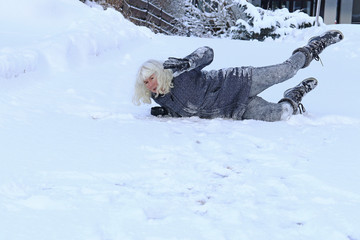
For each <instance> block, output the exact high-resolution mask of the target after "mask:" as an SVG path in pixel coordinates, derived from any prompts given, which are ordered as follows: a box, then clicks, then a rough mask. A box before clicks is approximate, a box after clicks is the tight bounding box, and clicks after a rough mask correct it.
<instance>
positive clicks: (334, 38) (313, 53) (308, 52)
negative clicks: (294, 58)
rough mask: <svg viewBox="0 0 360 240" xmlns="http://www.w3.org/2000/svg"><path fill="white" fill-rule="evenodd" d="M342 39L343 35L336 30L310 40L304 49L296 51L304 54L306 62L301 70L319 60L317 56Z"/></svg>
mask: <svg viewBox="0 0 360 240" xmlns="http://www.w3.org/2000/svg"><path fill="white" fill-rule="evenodd" d="M343 38H344V35H343V34H342V33H341V32H340V31H338V30H330V31H327V32H325V33H323V34H321V35H320V36H316V37H312V38H310V40H309V42H308V44H307V45H306V46H304V47H301V48H298V49H296V50H295V51H294V52H293V54H294V53H296V52H302V53H304V54H305V57H306V60H305V64H304V66H303V67H302V68H305V67H307V66H309V64H310V62H311V61H312V60H313V59H315V60H316V61H319V60H320V57H319V54H320V53H321V52H322V51H323V50H324V49H325V48H326V47H328V46H330V45H331V44H334V43H337V42H340V41H341V40H342V39H343Z"/></svg>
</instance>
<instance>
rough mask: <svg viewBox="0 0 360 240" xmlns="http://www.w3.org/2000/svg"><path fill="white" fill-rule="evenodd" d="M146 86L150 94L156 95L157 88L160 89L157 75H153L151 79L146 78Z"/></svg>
mask: <svg viewBox="0 0 360 240" xmlns="http://www.w3.org/2000/svg"><path fill="white" fill-rule="evenodd" d="M144 84H145V86H146V88H147V89H149V91H150V92H153V93H156V88H157V87H158V81H157V77H156V76H155V73H154V74H152V75H151V76H150V77H148V78H146V79H145V80H144Z"/></svg>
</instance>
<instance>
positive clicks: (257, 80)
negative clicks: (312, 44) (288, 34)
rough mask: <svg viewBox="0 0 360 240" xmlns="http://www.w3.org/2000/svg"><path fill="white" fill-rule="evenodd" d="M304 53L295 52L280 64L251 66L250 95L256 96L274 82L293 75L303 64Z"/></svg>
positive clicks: (279, 81) (282, 80)
mask: <svg viewBox="0 0 360 240" xmlns="http://www.w3.org/2000/svg"><path fill="white" fill-rule="evenodd" d="M305 60H306V58H305V54H304V53H302V52H296V53H295V54H293V55H292V56H291V57H290V58H289V59H288V60H286V61H285V62H283V63H281V64H277V65H272V66H267V67H258V68H253V71H252V84H251V88H250V97H253V96H256V95H258V94H259V93H261V92H262V91H264V90H265V89H267V88H269V87H271V86H273V85H274V84H277V83H281V82H284V81H285V80H288V79H290V78H292V77H293V76H295V74H296V73H297V71H298V70H299V69H301V68H302V67H303V66H304V64H305Z"/></svg>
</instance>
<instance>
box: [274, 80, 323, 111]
mask: <svg viewBox="0 0 360 240" xmlns="http://www.w3.org/2000/svg"><path fill="white" fill-rule="evenodd" d="M317 84H318V81H317V80H316V79H315V78H313V77H310V78H306V79H304V80H303V81H302V82H301V83H299V84H298V85H296V86H295V87H293V88H290V89H288V90H286V91H285V92H284V98H283V99H281V100H280V101H279V103H281V102H288V103H290V104H291V106H292V107H293V109H294V114H296V113H297V112H298V110H299V111H300V114H302V113H303V112H305V108H304V106H303V105H302V103H301V100H302V98H303V97H304V96H305V95H306V94H307V93H308V92H310V91H311V90H313V89H314V88H315V87H316V86H317Z"/></svg>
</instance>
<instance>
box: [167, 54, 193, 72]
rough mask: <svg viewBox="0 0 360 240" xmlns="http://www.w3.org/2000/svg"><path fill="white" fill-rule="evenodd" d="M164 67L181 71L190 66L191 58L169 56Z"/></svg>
mask: <svg viewBox="0 0 360 240" xmlns="http://www.w3.org/2000/svg"><path fill="white" fill-rule="evenodd" d="M163 66H164V69H172V70H173V72H179V71H180V72H181V71H184V70H186V69H188V68H189V67H190V63H189V60H187V59H183V58H174V57H169V59H168V60H166V61H165V62H164V64H163Z"/></svg>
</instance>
